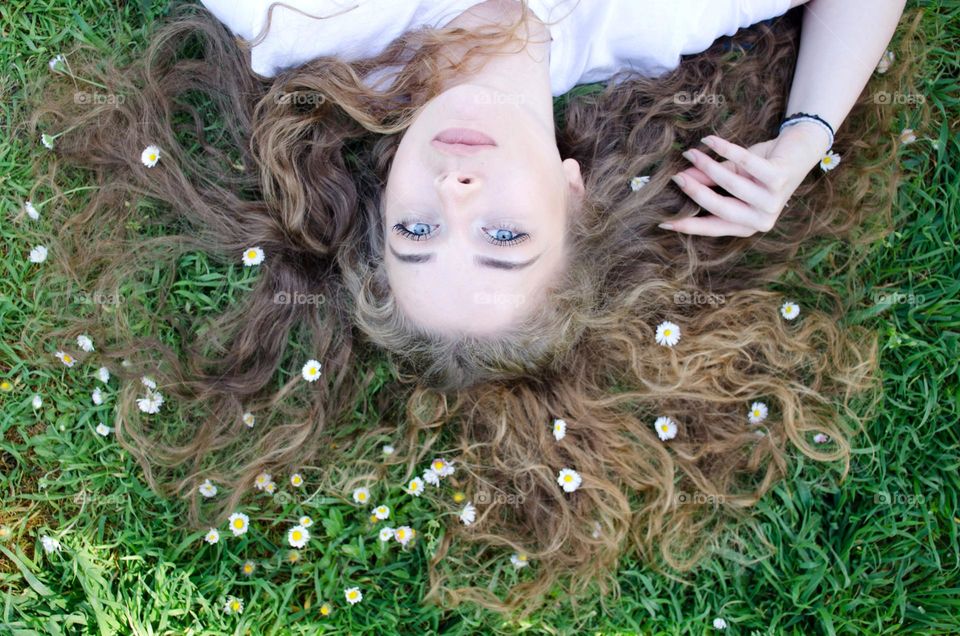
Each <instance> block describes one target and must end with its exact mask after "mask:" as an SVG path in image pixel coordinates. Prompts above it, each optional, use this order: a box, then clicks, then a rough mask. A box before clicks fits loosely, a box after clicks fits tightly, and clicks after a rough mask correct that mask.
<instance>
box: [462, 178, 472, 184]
mask: <svg viewBox="0 0 960 636" xmlns="http://www.w3.org/2000/svg"><path fill="white" fill-rule="evenodd" d="M460 183H467V184H469V183H471V179H470V177H460Z"/></svg>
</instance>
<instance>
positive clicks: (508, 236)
mask: <svg viewBox="0 0 960 636" xmlns="http://www.w3.org/2000/svg"><path fill="white" fill-rule="evenodd" d="M483 236H484V238H486V239H487V241H488V242H490V243H493V244H494V245H516V244H517V243H521V242H523V241H525V240H527V239H528V238H530V235H529V234H527V233H526V232H516V231H514V230H512V229H510V228H504V227H501V228H497V229H496V230H494V232H493V234H490V233H489V232H487V228H483Z"/></svg>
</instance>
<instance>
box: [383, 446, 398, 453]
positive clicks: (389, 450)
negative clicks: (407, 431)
mask: <svg viewBox="0 0 960 636" xmlns="http://www.w3.org/2000/svg"><path fill="white" fill-rule="evenodd" d="M395 450H396V449H395V448H394V447H393V446H391V445H390V444H384V445H383V454H384V455H393V452H394V451H395Z"/></svg>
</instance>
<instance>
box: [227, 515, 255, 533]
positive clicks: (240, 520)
mask: <svg viewBox="0 0 960 636" xmlns="http://www.w3.org/2000/svg"><path fill="white" fill-rule="evenodd" d="M227 521H229V522H230V531H231V532H233V536H235V537H239V536H240V535H241V534H245V533H246V531H247V529H248V528H249V527H250V517H248V516H247V515H245V514H243V513H242V512H235V513H233V514H232V515H230V516H229V517H227Z"/></svg>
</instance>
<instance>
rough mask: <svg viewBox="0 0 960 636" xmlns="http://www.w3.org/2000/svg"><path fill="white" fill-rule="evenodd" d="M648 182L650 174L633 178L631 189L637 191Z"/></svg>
mask: <svg viewBox="0 0 960 636" xmlns="http://www.w3.org/2000/svg"><path fill="white" fill-rule="evenodd" d="M648 183H650V177H648V176H643V177H634V178H633V179H630V189H631V190H633V191H634V192H636V191H637V190H639V189H640V188H642V187H643V186H645V185H647V184H648Z"/></svg>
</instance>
